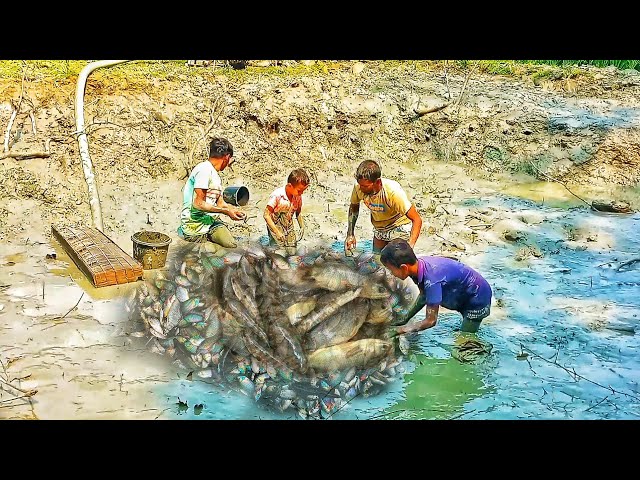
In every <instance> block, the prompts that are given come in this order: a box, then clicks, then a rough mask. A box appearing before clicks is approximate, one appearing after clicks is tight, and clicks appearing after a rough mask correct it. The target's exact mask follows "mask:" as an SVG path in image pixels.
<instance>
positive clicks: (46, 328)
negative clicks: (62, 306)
mask: <svg viewBox="0 0 640 480" xmlns="http://www.w3.org/2000/svg"><path fill="white" fill-rule="evenodd" d="M82 297H84V292H82V295H80V298H79V299H78V301H77V302H76V304H75V305H74V306H73V307H71V308H70V309H69V311H68V312H67V313H65V314H64V315H62V316H61V317H53V318H52V320H62V319H63V318H64V317H66V316H67V315H69V314H70V313H71V312H72V311H73V310H75V308H76V307H77V306H78V304H79V303H80V300H82ZM60 323H64V322H60ZM60 323H54V324H53V325H50V326H48V327H45V328H43V329H42V330H48V329H49V328H53V327H55V326H57V325H59V324H60Z"/></svg>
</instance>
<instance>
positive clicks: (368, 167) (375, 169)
mask: <svg viewBox="0 0 640 480" xmlns="http://www.w3.org/2000/svg"><path fill="white" fill-rule="evenodd" d="M381 176H382V171H381V170H380V165H378V164H377V163H376V162H374V161H373V160H365V161H363V162H360V165H358V169H357V170H356V180H369V181H370V182H375V181H376V180H378V179H379V178H380V177H381Z"/></svg>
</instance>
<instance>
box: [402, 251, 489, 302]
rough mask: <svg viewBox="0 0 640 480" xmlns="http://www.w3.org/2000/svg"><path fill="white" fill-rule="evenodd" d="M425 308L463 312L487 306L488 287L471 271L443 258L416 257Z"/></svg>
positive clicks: (419, 285) (484, 281) (476, 273)
mask: <svg viewBox="0 0 640 480" xmlns="http://www.w3.org/2000/svg"><path fill="white" fill-rule="evenodd" d="M414 282H415V283H416V284H417V285H418V288H419V289H420V292H422V294H423V295H424V299H425V302H426V304H427V305H442V306H443V307H445V308H448V309H449V310H456V311H458V312H464V311H466V310H477V309H480V308H483V307H486V306H487V305H490V304H491V287H490V286H489V283H488V282H487V281H486V280H485V279H484V277H483V276H482V275H480V274H479V273H478V272H476V271H475V270H474V269H473V268H471V267H469V266H467V265H465V264H464V263H461V262H459V261H457V260H453V259H451V258H447V257H434V256H429V255H423V256H419V257H418V280H417V281H416V280H415V279H414Z"/></svg>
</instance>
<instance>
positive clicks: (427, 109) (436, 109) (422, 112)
mask: <svg viewBox="0 0 640 480" xmlns="http://www.w3.org/2000/svg"><path fill="white" fill-rule="evenodd" d="M448 106H449V102H447V103H444V104H442V105H438V106H436V107H423V108H414V109H413V111H414V112H415V114H416V115H418V117H422V116H423V115H426V114H427V113H434V112H439V111H440V110H443V109H445V108H447V107H448Z"/></svg>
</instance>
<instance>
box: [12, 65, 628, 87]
mask: <svg viewBox="0 0 640 480" xmlns="http://www.w3.org/2000/svg"><path fill="white" fill-rule="evenodd" d="M91 61H93V60H86V61H84V60H0V78H16V79H19V78H22V77H23V76H24V77H25V79H26V80H28V81H30V80H39V79H45V78H47V79H49V78H50V79H53V80H72V79H74V78H75V77H77V76H78V74H79V73H80V71H81V70H82V68H83V67H84V66H85V65H87V64H88V63H89V62H91ZM185 63H186V60H134V61H131V62H129V63H125V64H122V65H117V66H114V67H110V68H109V69H101V70H100V71H99V72H100V73H99V75H101V76H105V77H109V78H118V77H121V78H123V79H124V78H126V79H127V81H129V82H131V81H133V82H135V81H136V80H142V79H149V78H160V79H174V78H176V77H178V76H186V77H192V76H200V77H205V78H206V77H212V76H215V75H219V74H221V73H223V74H224V75H226V76H227V77H228V78H229V79H230V80H236V81H243V80H246V79H247V78H249V77H252V76H256V75H258V76H278V77H285V78H286V77H294V76H300V75H309V76H315V75H323V74H328V73H331V72H334V71H338V70H345V69H347V68H349V64H348V63H347V62H339V61H331V60H318V61H315V62H314V63H313V64H311V65H305V64H303V63H294V64H288V65H279V66H270V67H255V66H249V67H247V68H244V69H239V70H234V69H233V68H231V67H230V66H229V65H227V64H226V62H224V61H219V63H218V64H217V65H216V67H215V68H212V67H213V65H210V66H209V67H204V68H203V67H188V66H186V65H185ZM369 64H371V65H372V66H373V67H374V68H378V69H392V70H393V69H397V70H403V71H407V70H415V71H420V72H441V71H442V70H444V69H447V70H448V71H450V72H452V73H453V72H463V73H464V72H467V71H468V72H476V73H485V74H490V75H506V76H515V77H524V76H531V77H532V78H533V79H534V80H535V79H542V78H546V79H549V80H559V79H566V78H574V77H576V76H578V75H581V74H585V73H587V72H586V71H585V70H584V69H581V68H579V67H581V66H583V65H591V66H594V67H598V68H603V67H608V66H614V67H616V68H618V69H621V70H625V69H635V70H640V60H383V61H376V62H369Z"/></svg>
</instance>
